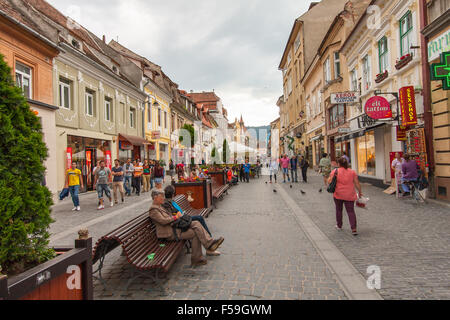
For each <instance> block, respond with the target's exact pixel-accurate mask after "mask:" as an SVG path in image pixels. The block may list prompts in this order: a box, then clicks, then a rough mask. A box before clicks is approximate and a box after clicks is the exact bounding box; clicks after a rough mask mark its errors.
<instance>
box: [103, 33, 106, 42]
mask: <svg viewBox="0 0 450 320" xmlns="http://www.w3.org/2000/svg"><path fill="white" fill-rule="evenodd" d="M103 43H106V37H105V35H103Z"/></svg>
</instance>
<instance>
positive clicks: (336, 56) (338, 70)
mask: <svg viewBox="0 0 450 320" xmlns="http://www.w3.org/2000/svg"><path fill="white" fill-rule="evenodd" d="M340 76H341V60H340V57H339V52H335V53H334V78H335V79H337V78H339V77H340Z"/></svg>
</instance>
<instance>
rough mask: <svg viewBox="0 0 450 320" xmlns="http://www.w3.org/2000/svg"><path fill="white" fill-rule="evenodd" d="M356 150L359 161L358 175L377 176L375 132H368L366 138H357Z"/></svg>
mask: <svg viewBox="0 0 450 320" xmlns="http://www.w3.org/2000/svg"><path fill="white" fill-rule="evenodd" d="M356 148H357V150H356V152H357V159H358V173H359V174H366V175H370V176H375V175H376V170H375V133H374V131H370V132H366V133H365V135H364V136H362V137H359V138H356Z"/></svg>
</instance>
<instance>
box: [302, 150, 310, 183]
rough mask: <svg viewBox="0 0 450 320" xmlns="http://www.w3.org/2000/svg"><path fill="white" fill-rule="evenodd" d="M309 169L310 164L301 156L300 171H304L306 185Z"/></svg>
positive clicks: (303, 176)
mask: <svg viewBox="0 0 450 320" xmlns="http://www.w3.org/2000/svg"><path fill="white" fill-rule="evenodd" d="M308 168H309V162H308V160H306V158H305V157H304V156H301V158H300V169H301V170H302V178H303V182H304V183H308V176H307V173H308Z"/></svg>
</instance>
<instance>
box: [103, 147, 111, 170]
mask: <svg viewBox="0 0 450 320" xmlns="http://www.w3.org/2000/svg"><path fill="white" fill-rule="evenodd" d="M105 162H106V166H107V167H108V168H109V170H111V169H112V160H111V151H110V150H106V151H105Z"/></svg>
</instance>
